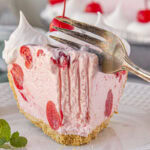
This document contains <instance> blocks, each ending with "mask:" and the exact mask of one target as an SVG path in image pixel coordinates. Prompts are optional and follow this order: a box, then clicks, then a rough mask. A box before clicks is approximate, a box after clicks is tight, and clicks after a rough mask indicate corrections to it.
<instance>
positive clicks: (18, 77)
mask: <svg viewBox="0 0 150 150" xmlns="http://www.w3.org/2000/svg"><path fill="white" fill-rule="evenodd" d="M12 65H13V67H12V69H11V71H10V72H11V74H12V77H13V80H14V83H15V85H16V87H17V88H18V89H19V90H22V89H23V80H24V74H23V71H22V69H21V67H20V66H19V65H18V64H12Z"/></svg>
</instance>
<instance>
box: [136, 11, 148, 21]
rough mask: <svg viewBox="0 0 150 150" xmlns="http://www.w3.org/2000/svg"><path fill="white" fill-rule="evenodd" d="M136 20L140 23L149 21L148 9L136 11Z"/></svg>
mask: <svg viewBox="0 0 150 150" xmlns="http://www.w3.org/2000/svg"><path fill="white" fill-rule="evenodd" d="M137 20H138V21H139V22H141V23H148V22H150V10H149V9H146V10H140V11H139V12H138V13H137Z"/></svg>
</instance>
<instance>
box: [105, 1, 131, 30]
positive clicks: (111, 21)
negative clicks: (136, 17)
mask: <svg viewBox="0 0 150 150" xmlns="http://www.w3.org/2000/svg"><path fill="white" fill-rule="evenodd" d="M104 23H105V24H106V25H108V26H111V27H113V28H115V29H118V30H125V29H126V27H127V25H128V23H129V22H128V21H127V19H126V18H125V16H124V15H123V12H122V1H121V2H120V3H119V4H118V5H117V7H116V9H115V10H114V11H113V12H112V13H110V14H109V15H108V16H106V17H104Z"/></svg>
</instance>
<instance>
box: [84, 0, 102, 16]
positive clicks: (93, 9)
mask: <svg viewBox="0 0 150 150" xmlns="http://www.w3.org/2000/svg"><path fill="white" fill-rule="evenodd" d="M85 12H88V13H97V12H100V13H103V9H102V7H101V5H100V4H99V3H96V2H91V3H89V4H88V5H87V6H86V8H85Z"/></svg>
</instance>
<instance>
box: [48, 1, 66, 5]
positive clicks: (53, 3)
mask: <svg viewBox="0 0 150 150" xmlns="http://www.w3.org/2000/svg"><path fill="white" fill-rule="evenodd" d="M62 2H64V0H49V3H50V4H51V5H55V4H58V3H62Z"/></svg>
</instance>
